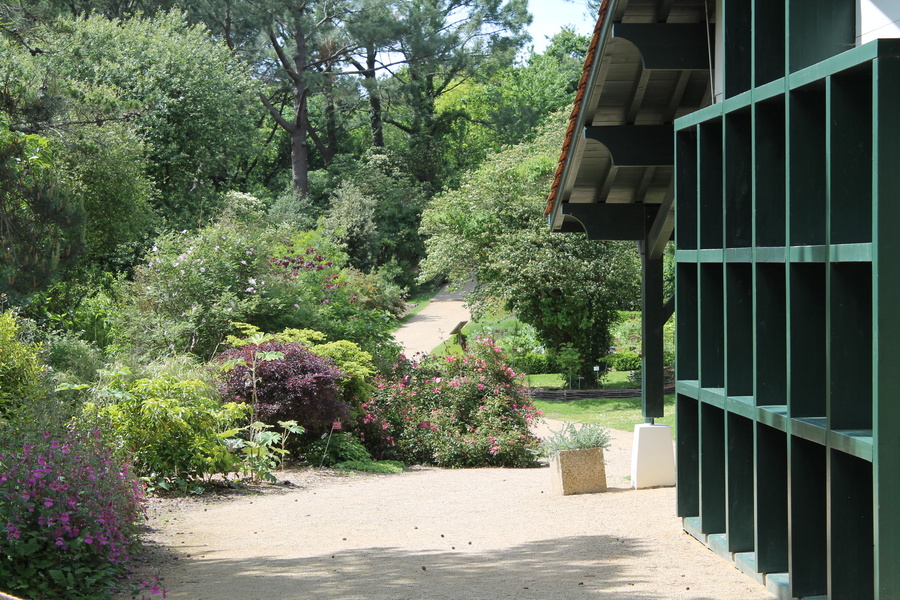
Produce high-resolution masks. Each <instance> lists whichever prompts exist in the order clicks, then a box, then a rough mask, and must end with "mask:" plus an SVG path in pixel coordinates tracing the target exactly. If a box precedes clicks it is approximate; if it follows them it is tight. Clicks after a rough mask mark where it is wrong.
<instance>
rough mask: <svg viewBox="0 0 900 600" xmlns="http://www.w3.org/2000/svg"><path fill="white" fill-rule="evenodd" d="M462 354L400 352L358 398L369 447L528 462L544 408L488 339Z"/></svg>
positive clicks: (416, 458)
mask: <svg viewBox="0 0 900 600" xmlns="http://www.w3.org/2000/svg"><path fill="white" fill-rule="evenodd" d="M469 350H470V352H469V353H468V354H466V355H465V356H462V357H456V356H450V357H446V358H444V357H427V358H425V359H424V360H423V361H422V362H419V363H417V362H413V361H408V360H405V359H404V360H401V361H400V362H398V364H397V365H396V366H395V368H394V371H393V373H392V376H391V377H390V378H381V379H379V380H378V381H377V387H378V389H377V390H376V392H375V393H374V394H373V396H372V400H371V401H370V402H367V403H365V404H363V409H364V412H363V414H362V417H361V424H360V426H359V432H358V433H359V435H360V436H361V437H362V438H363V440H364V442H365V443H366V444H367V446H369V449H370V451H372V452H373V453H375V454H376V455H380V456H383V457H392V458H397V459H399V460H402V461H404V462H407V463H424V464H435V465H439V466H443V467H480V466H503V467H526V466H533V465H534V464H535V459H536V456H537V453H538V452H539V450H538V446H539V440H538V439H537V438H536V437H535V436H534V435H533V434H532V433H531V432H530V431H529V425H530V424H531V422H532V421H533V420H534V419H535V418H539V417H540V415H541V413H540V411H538V410H537V409H536V408H535V407H534V405H533V404H532V403H531V400H530V398H529V397H528V394H527V391H526V389H525V388H524V387H523V386H522V384H521V376H520V375H518V374H517V373H516V372H515V371H513V370H512V369H511V368H510V367H509V366H508V365H507V364H506V359H505V356H504V354H503V352H502V350H501V349H500V348H498V347H497V346H496V345H495V344H494V342H493V340H490V339H484V340H478V341H477V342H476V343H472V344H470V346H469Z"/></svg>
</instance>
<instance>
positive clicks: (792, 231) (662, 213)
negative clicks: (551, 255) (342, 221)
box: [547, 0, 900, 600]
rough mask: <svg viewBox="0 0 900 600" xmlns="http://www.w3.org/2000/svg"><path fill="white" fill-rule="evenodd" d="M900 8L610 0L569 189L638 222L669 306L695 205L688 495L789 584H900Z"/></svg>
mask: <svg viewBox="0 0 900 600" xmlns="http://www.w3.org/2000/svg"><path fill="white" fill-rule="evenodd" d="M898 22H900V0H705V1H704V0H618V1H617V0H603V2H601V6H600V14H599V19H598V22H597V27H596V29H595V33H594V39H593V43H592V46H591V50H590V52H589V56H588V59H587V62H586V65H585V74H584V77H583V79H582V82H581V86H580V88H579V96H578V98H577V99H576V105H575V110H574V111H573V116H572V119H571V121H570V128H569V132H568V136H567V139H566V145H565V146H564V148H563V155H562V157H561V159H560V168H559V169H558V171H557V177H556V179H555V181H554V188H553V191H552V193H551V196H550V199H549V202H548V210H547V214H548V216H549V219H550V224H551V228H553V229H554V230H556V231H560V232H565V231H573V230H582V231H586V232H587V234H588V236H589V237H592V238H595V239H635V240H638V241H639V243H640V244H641V247H642V250H643V255H644V265H645V273H644V274H645V283H644V285H645V308H644V310H645V311H649V314H650V315H651V317H654V318H651V319H645V325H646V324H648V323H649V325H650V326H651V327H655V326H656V325H658V326H660V327H661V323H662V321H660V320H659V319H660V318H662V317H664V316H665V309H663V310H660V305H661V300H662V298H661V296H660V293H659V291H658V285H659V281H660V279H659V278H660V275H659V271H658V269H659V265H660V264H661V263H660V262H658V259H659V256H660V248H661V247H662V246H664V244H665V242H666V241H667V240H668V239H669V235H668V232H669V229H668V225H667V223H668V222H669V220H670V219H671V213H672V205H673V204H674V207H675V209H674V212H675V218H674V231H675V234H674V235H675V241H676V246H677V251H676V269H677V275H676V279H677V282H676V285H677V291H676V302H675V304H676V315H677V384H676V391H677V395H678V404H677V413H678V417H677V418H678V441H677V444H678V507H677V510H678V516H680V517H681V518H682V519H683V523H684V527H685V529H686V530H687V531H688V532H689V533H691V534H692V535H693V536H695V537H696V538H697V539H698V540H700V541H701V542H703V543H705V544H706V545H708V546H709V548H710V549H712V550H714V551H715V552H717V553H719V554H720V555H722V556H723V557H725V558H727V559H729V560H732V561H734V563H735V565H736V566H737V567H738V568H740V569H741V570H743V571H744V572H745V573H747V574H748V575H750V576H751V577H753V578H754V579H756V580H757V581H758V582H759V583H760V584H762V585H765V586H766V587H767V588H768V589H769V590H771V591H772V592H773V593H775V594H776V595H777V596H779V597H780V598H783V599H785V600H788V599H792V598H830V599H833V600H840V599H851V598H852V599H869V598H877V599H880V600H896V599H900V497H898V496H900V378H898V377H897V376H896V374H897V373H900V235H898V234H897V229H898V225H900V39H887V38H886V36H892V37H894V38H900V27H898V26H897V23H898ZM879 36H882V37H884V38H885V39H879ZM870 40H871V41H870ZM667 131H668V133H667ZM663 139H668V142H667V143H666V145H668V148H665V147H662V148H661V147H660V145H661V144H662V143H663V142H661V140H663ZM669 149H671V153H670V150H669ZM670 165H671V166H670ZM670 186H671V187H670ZM667 189H671V190H673V191H672V192H669V193H667V191H666V190H667ZM672 197H674V203H673V202H672ZM645 314H646V313H645ZM663 320H664V319H663ZM648 339H649V340H650V341H651V344H654V348H650V352H656V351H657V350H656V349H655V344H656V336H654V335H653V334H652V332H649V335H648V332H646V331H645V341H646V340H648ZM647 354H648V352H647V351H646V350H645V356H646V355H647ZM648 366H649V365H647V364H645V378H646V377H647V373H648V372H650V371H651V370H650V369H648ZM645 381H647V379H645ZM651 385H653V383H652V382H651ZM659 397H660V394H659V392H657V391H656V390H655V389H650V390H646V389H645V405H644V409H645V416H647V417H653V416H657V415H658V414H659V413H658V412H657V411H659V410H661V402H660V403H659V404H657V399H658V398H659Z"/></svg>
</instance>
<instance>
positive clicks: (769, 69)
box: [753, 0, 785, 87]
mask: <svg viewBox="0 0 900 600" xmlns="http://www.w3.org/2000/svg"><path fill="white" fill-rule="evenodd" d="M784 16H785V7H784V0H754V2H753V24H754V27H753V64H754V76H755V80H754V85H756V86H757V87H758V86H760V85H764V84H766V83H769V82H771V81H775V80H776V79H778V78H779V77H783V76H784V72H785V63H784Z"/></svg>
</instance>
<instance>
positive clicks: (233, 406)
mask: <svg viewBox="0 0 900 600" xmlns="http://www.w3.org/2000/svg"><path fill="white" fill-rule="evenodd" d="M84 410H85V414H84V418H85V419H86V420H87V421H88V422H91V423H97V424H100V425H105V426H106V427H107V428H108V429H109V430H110V431H112V432H114V436H115V437H116V439H117V442H118V444H119V445H120V448H121V449H122V450H123V451H124V452H125V454H126V456H129V457H131V459H132V461H133V463H134V467H135V470H136V473H137V474H138V475H139V476H141V477H142V478H144V479H145V480H146V481H147V482H148V483H149V484H150V485H151V487H159V488H163V489H170V488H172V487H175V488H177V489H179V490H182V491H188V490H197V486H196V482H198V481H203V480H208V479H209V478H210V477H211V476H212V475H225V476H227V475H228V474H230V473H233V472H236V471H238V470H240V469H241V468H242V465H241V458H240V456H239V455H237V454H234V453H232V452H231V451H230V450H229V448H228V446H227V445H226V443H225V440H226V439H227V438H232V437H234V436H235V435H236V434H237V432H238V431H239V429H240V425H241V424H242V420H243V419H244V418H245V416H246V407H245V406H244V405H241V404H237V403H229V404H225V405H222V404H220V402H219V401H218V399H217V397H216V395H215V390H214V389H213V388H211V387H210V386H209V385H208V384H206V383H204V382H202V381H197V380H192V381H179V380H177V379H175V378H173V377H160V378H158V379H139V380H137V381H135V382H130V383H129V382H126V381H125V380H124V378H117V377H113V379H112V381H110V383H109V384H108V385H107V386H106V387H105V388H104V389H101V390H99V391H98V392H97V401H96V402H90V403H87V404H86V405H85V409H84Z"/></svg>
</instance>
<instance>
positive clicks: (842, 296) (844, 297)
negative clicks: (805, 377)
mask: <svg viewBox="0 0 900 600" xmlns="http://www.w3.org/2000/svg"><path fill="white" fill-rule="evenodd" d="M830 297H831V307H830V311H831V317H830V318H831V322H830V323H829V328H830V331H831V339H830V340H829V344H828V348H829V349H830V352H831V356H830V361H831V377H830V378H829V381H830V385H831V389H830V394H829V412H828V418H829V427H830V428H831V429H872V265H871V264H870V263H834V264H832V265H831V290H830Z"/></svg>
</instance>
